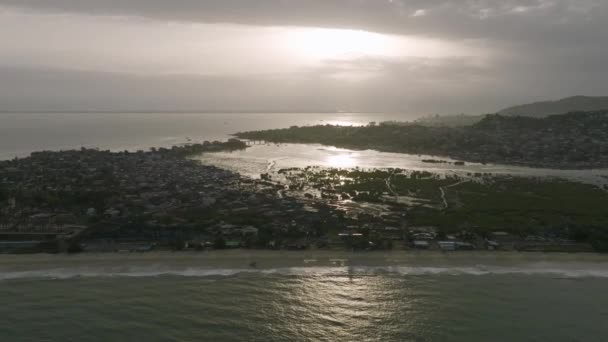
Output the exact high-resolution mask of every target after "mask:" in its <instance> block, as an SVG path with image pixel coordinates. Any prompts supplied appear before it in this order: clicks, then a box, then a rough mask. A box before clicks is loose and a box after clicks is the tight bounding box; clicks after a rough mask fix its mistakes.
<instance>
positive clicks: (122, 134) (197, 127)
mask: <svg viewBox="0 0 608 342" xmlns="http://www.w3.org/2000/svg"><path fill="white" fill-rule="evenodd" d="M408 119H411V118H408V117H406V116H403V115H398V114H394V115H391V114H251V113H249V114H247V113H245V114H134V113H115V114H109V113H96V114H95V113H89V114H55V113H53V114H50V113H46V114H26V113H19V114H6V113H5V114H2V113H0V159H8V158H13V157H15V156H27V155H28V154H29V153H30V152H32V151H39V150H45V149H48V150H58V149H72V148H79V147H81V146H86V147H99V148H102V149H112V150H123V149H129V150H136V149H148V148H150V147H161V146H165V147H166V146H172V145H174V144H179V143H184V142H186V141H187V138H190V139H193V141H202V140H225V139H227V138H228V137H229V135H230V134H233V133H236V132H239V131H246V130H257V129H267V128H285V127H289V126H292V125H314V124H342V125H351V124H352V125H363V124H367V123H368V122H370V121H385V120H402V121H403V120H408Z"/></svg>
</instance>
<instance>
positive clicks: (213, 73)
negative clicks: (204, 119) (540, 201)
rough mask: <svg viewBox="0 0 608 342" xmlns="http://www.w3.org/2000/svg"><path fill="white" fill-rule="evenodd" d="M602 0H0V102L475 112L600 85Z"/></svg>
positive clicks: (587, 91) (35, 106) (82, 107)
mask: <svg viewBox="0 0 608 342" xmlns="http://www.w3.org/2000/svg"><path fill="white" fill-rule="evenodd" d="M606 22H608V2H605V1H602V0H576V1H575V0H504V1H499V0H479V1H448V0H431V1H429V0H425V1H422V0H411V1H405V0H387V1H378V0H357V1H354V0H310V1H296V0H259V1H249V0H247V1H245V0H221V1H195V0H179V1H171V2H168V1H160V0H122V1H95V0H0V23H1V24H2V30H0V43H1V44H0V111H60V112H61V111H159V112H162V111H207V112H211V111H217V112H224V111H225V112H243V111H268V112H283V111H285V112H334V111H345V112H399V113H404V114H410V115H415V114H430V113H437V114H458V113H470V114H480V113H489V112H495V111H498V110H500V109H502V108H505V107H509V106H511V105H517V104H521V103H527V102H533V101H540V100H556V99H559V98H563V97H567V96H572V95H589V96H601V95H607V94H606V87H605V80H606V79H607V77H608V68H606V67H605V61H606V60H608V37H607V35H606V34H605V32H606V29H607V27H606V26H607V24H606Z"/></svg>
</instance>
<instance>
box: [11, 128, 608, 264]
mask: <svg viewBox="0 0 608 342" xmlns="http://www.w3.org/2000/svg"><path fill="white" fill-rule="evenodd" d="M244 148H247V145H246V144H245V143H244V142H242V141H240V140H237V139H231V140H229V141H228V142H205V143H202V144H188V145H183V146H174V147H173V148H170V149H166V148H160V149H156V148H153V149H151V150H150V151H145V152H144V151H137V152H129V151H124V152H110V151H100V150H97V149H85V148H83V149H80V150H71V151H60V152H48V151H45V152H35V153H32V154H31V156H30V157H27V158H21V159H17V158H16V159H13V160H10V161H3V162H0V251H2V252H9V253H35V252H51V253H56V252H69V253H76V252H121V251H124V252H145V251H151V250H211V249H227V248H257V249H287V250H305V249H347V250H357V251H365V250H386V249H412V250H419V249H436V250H444V251H454V250H528V251H561V252H564V251H565V252H576V251H593V250H604V249H603V248H605V244H604V242H603V241H604V240H601V239H599V238H596V236H597V234H596V233H597V232H596V230H593V229H595V228H593V229H592V230H590V231H585V232H584V234H583V235H582V237H580V236H578V237H579V238H577V235H576V233H577V232H579V231H578V230H576V229H574V228H576V227H579V225H578V224H576V222H569V223H570V224H569V225H568V226H567V228H568V229H567V230H565V231H564V230H559V231H556V230H536V231H535V230H533V229H521V225H520V226H519V227H509V226H503V225H496V224H494V222H492V220H491V218H488V217H481V216H479V215H478V216H477V218H475V215H473V214H472V212H473V211H474V210H475V209H471V208H468V205H469V204H470V203H468V202H467V199H466V198H465V197H464V195H465V194H466V193H469V192H471V191H472V189H471V188H468V189H463V190H462V193H461V194H460V195H458V194H457V193H456V192H454V191H456V189H455V188H454V187H450V186H453V185H454V184H455V183H458V184H456V185H459V184H460V183H464V182H463V180H459V179H439V178H433V176H432V175H430V174H427V173H416V172H414V173H410V174H407V173H406V172H404V170H374V171H369V172H364V171H361V170H350V171H348V170H320V169H316V168H307V169H303V170H300V169H292V170H281V171H279V172H278V173H277V174H274V175H269V174H265V175H261V178H260V179H250V178H245V177H242V176H240V175H238V174H236V173H233V172H230V171H227V170H223V169H220V168H217V167H213V166H205V165H202V164H201V163H200V162H199V161H196V160H193V159H192V158H190V157H192V156H196V155H198V154H200V153H213V152H217V151H227V150H228V151H230V150H238V149H244ZM387 180H388V182H387ZM471 184H474V182H473V183H471ZM556 184H557V186H559V184H558V183H555V184H550V186H551V187H552V188H553V189H555V188H556V187H555V186H556ZM560 184H561V183H560ZM464 186H466V185H464ZM469 186H475V185H469ZM541 186H544V185H542V184H541ZM526 187H527V188H529V184H528V185H526ZM573 189H582V190H581V191H583V192H581V196H587V197H588V198H589V200H590V201H595V202H598V201H599V204H598V205H601V203H604V204H605V203H608V202H606V199H607V198H606V192H605V191H603V190H601V189H595V188H593V189H591V188H588V187H582V188H579V187H572V185H571V184H569V183H567V184H566V185H565V188H564V191H565V192H568V193H572V191H573ZM476 191H480V190H476ZM484 191H489V190H488V189H486V190H484ZM492 191H495V190H492ZM453 194H456V195H455V196H452V197H450V196H451V195H453ZM406 195H407V196H406ZM527 203H528V204H530V202H527ZM444 205H445V207H444ZM450 205H452V207H451V208H448V206H450ZM533 208H534V205H531V207H530V209H529V210H533ZM465 209H466V210H468V211H466V212H465V211H463V210H465ZM498 209H500V208H498ZM479 210H480V212H484V211H487V208H484V207H483V206H480V209H479ZM511 210H512V208H511ZM590 210H592V211H594V212H597V215H600V216H601V215H603V214H601V213H602V211H595V209H594V208H591V209H590ZM566 212H568V211H566ZM463 213H464V214H463ZM520 214H521V213H517V212H516V213H515V215H518V216H521V215H520ZM462 215H469V216H470V218H465V219H463V217H462ZM572 215H579V216H580V217H582V216H581V215H584V213H580V212H572ZM604 216H605V215H604ZM524 218H525V219H526V220H527V221H529V222H534V220H535V219H539V217H536V218H534V217H532V218H530V217H525V216H524ZM540 219H543V220H547V221H551V218H550V217H540ZM588 219H589V220H590V221H591V222H601V223H603V222H605V220H603V219H605V217H601V218H597V217H589V218H588ZM560 220H562V221H563V219H562V218H560ZM594 220H595V221H594ZM598 220H599V221H598ZM507 221H508V222H510V223H511V224H514V223H518V224H519V222H517V221H514V220H513V219H512V218H511V216H509V219H508V220H507ZM563 222H567V221H563ZM563 222H562V223H563ZM553 223H555V222H553ZM537 224H538V225H539V226H540V227H544V226H546V225H543V224H540V223H538V222H537ZM482 226H483V227H482ZM557 226H559V225H557V224H556V227H557ZM562 226H563V225H562ZM562 226H559V227H562ZM585 227H587V226H585ZM592 227H596V226H592ZM513 228H518V229H513ZM602 232H603V230H601V231H600V234H601V233H602ZM579 233H580V232H579ZM593 234H595V235H593ZM579 235H580V234H579ZM598 241H599V243H598Z"/></svg>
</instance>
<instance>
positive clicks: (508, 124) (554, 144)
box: [236, 110, 608, 169]
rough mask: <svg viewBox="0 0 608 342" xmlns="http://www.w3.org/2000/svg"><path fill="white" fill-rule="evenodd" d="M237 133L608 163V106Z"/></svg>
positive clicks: (465, 155) (494, 158)
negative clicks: (450, 122) (454, 120)
mask: <svg viewBox="0 0 608 342" xmlns="http://www.w3.org/2000/svg"><path fill="white" fill-rule="evenodd" d="M236 136H237V137H239V138H242V139H250V140H264V141H268V142H274V143H317V144H323V145H329V146H337V147H345V148H353V149H374V150H378V151H385V152H401V153H412V154H427V155H435V156H448V157H452V158H454V159H460V160H464V161H471V162H482V163H484V162H488V163H500V164H511V165H526V166H536V167H550V168H568V169H589V168H608V110H606V111H596V112H572V113H568V114H563V115H553V116H549V117H546V118H531V117H523V116H522V117H519V116H517V117H514V116H504V115H487V116H485V117H484V118H483V119H482V120H481V121H479V122H478V123H476V124H474V125H471V126H464V127H448V126H437V127H430V126H426V125H421V124H417V123H410V124H403V123H390V122H388V123H381V124H379V125H376V124H370V125H368V126H363V127H350V126H348V127H345V126H331V125H319V126H305V127H297V126H293V127H290V128H285V129H273V130H266V131H253V132H241V133H237V134H236Z"/></svg>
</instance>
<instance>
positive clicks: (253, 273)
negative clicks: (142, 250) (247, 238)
mask: <svg viewBox="0 0 608 342" xmlns="http://www.w3.org/2000/svg"><path fill="white" fill-rule="evenodd" d="M252 259H253V260H257V261H258V263H259V265H260V266H259V267H260V268H258V269H255V270H254V269H248V268H247V267H246V266H245V265H247V262H248V261H249V260H252ZM421 259H422V260H424V261H421ZM277 260H282V261H280V262H279V261H277ZM0 279H2V280H0V301H1V303H2V305H0V317H2V319H1V320H0V338H1V339H2V340H3V341H128V340H130V341H567V342H571V341H606V336H608V326H607V325H606V324H605V323H606V321H607V320H608V295H607V294H606V288H607V286H608V260H606V259H604V258H601V257H596V256H587V257H585V256H579V257H576V258H573V257H571V256H553V257H544V256H524V257H522V256H517V255H516V256H514V257H513V256H511V255H507V256H504V257H503V256H498V257H497V256H489V255H485V254H484V255H482V256H469V255H466V254H465V255H464V256H455V257H449V256H448V257H446V256H445V255H434V254H430V256H425V257H424V258H421V257H420V256H419V255H405V254H404V255H398V256H395V255H376V256H374V257H369V256H365V255H361V256H352V255H351V256H348V255H337V256H332V255H320V256H319V255H314V254H311V255H306V254H303V253H302V254H300V253H295V254H289V255H281V256H277V255H271V254H268V255H265V254H261V255H258V254H233V255H228V256H222V255H221V254H220V255H219V256H218V255H215V256H214V255H213V254H209V255H196V256H195V255H169V254H168V255H146V256H117V255H107V256H97V257H91V256H78V257H74V258H69V259H68V258H66V257H56V256H55V257H46V258H42V257H34V259H32V257H25V256H24V257H3V258H0Z"/></svg>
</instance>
